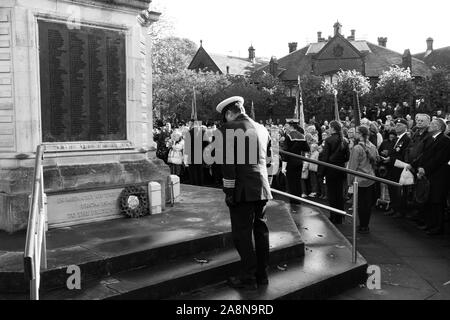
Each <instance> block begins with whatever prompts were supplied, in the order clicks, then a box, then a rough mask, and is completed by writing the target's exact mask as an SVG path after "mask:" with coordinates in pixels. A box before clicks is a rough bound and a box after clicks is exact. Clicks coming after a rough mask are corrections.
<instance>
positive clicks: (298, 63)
mask: <svg viewBox="0 0 450 320" xmlns="http://www.w3.org/2000/svg"><path fill="white" fill-rule="evenodd" d="M309 47H310V46H306V47H304V48H301V49H299V50H297V51H294V52H291V53H290V54H288V55H287V56H284V57H282V58H280V59H278V69H279V70H281V72H280V73H279V75H278V77H279V78H280V79H281V80H285V81H291V80H292V81H293V80H297V77H298V75H299V74H310V73H311V56H310V55H306V53H307V52H308V49H309ZM260 70H262V71H265V72H269V65H266V66H264V67H263V68H260Z"/></svg>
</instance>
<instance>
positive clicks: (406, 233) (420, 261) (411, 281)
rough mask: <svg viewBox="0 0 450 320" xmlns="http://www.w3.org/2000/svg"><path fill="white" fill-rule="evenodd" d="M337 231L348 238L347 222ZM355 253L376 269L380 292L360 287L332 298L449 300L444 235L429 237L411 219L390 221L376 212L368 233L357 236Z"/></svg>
mask: <svg viewBox="0 0 450 320" xmlns="http://www.w3.org/2000/svg"><path fill="white" fill-rule="evenodd" d="M339 229H340V230H341V231H342V233H343V234H344V235H345V236H347V237H348V238H349V239H350V238H351V221H350V220H349V219H348V220H347V221H346V222H345V223H344V224H343V225H342V226H339ZM358 251H359V252H360V253H361V254H362V255H363V256H364V257H365V258H366V259H367V261H368V263H369V265H377V266H379V267H380V269H381V289H379V290H377V289H373V290H369V289H368V288H367V287H365V286H361V287H358V288H354V289H352V290H348V291H346V292H344V293H342V294H340V295H338V296H335V297H333V299H344V300H348V299H351V300H353V299H357V300H369V299H370V300H398V299H400V300H404V299H407V300H410V299H413V300H429V299H430V300H434V299H436V300H442V299H445V300H449V299H450V282H449V281H450V236H449V235H448V234H447V235H442V236H433V237H430V236H428V235H426V234H425V232H423V231H421V230H419V229H417V227H416V226H415V223H414V222H412V221H411V220H408V219H394V218H392V217H388V216H384V215H383V212H381V211H378V210H377V211H374V212H373V215H372V219H371V222H370V234H367V235H360V234H358ZM446 283H447V284H446Z"/></svg>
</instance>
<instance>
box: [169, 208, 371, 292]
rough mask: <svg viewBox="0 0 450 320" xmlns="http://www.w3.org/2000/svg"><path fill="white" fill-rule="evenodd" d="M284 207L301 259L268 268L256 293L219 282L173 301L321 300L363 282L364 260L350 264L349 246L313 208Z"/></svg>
mask: <svg viewBox="0 0 450 320" xmlns="http://www.w3.org/2000/svg"><path fill="white" fill-rule="evenodd" d="M276 203H279V206H285V207H286V208H287V209H288V210H289V212H290V213H291V216H292V217H293V219H294V221H295V224H296V225H297V228H298V230H299V232H300V235H301V238H302V240H303V242H304V243H305V256H304V257H303V258H300V259H292V260H289V261H285V262H284V263H281V264H279V265H277V266H273V267H271V268H269V285H268V286H267V287H262V288H258V290H257V291H245V290H239V289H234V288H231V287H229V286H228V285H227V284H226V282H220V283H216V284H213V285H211V286H207V287H204V288H201V289H200V290H196V291H195V292H189V293H187V294H183V295H179V296H176V297H173V299H187V300H191V299H194V300H241V299H245V300H271V299H324V298H327V297H330V296H332V295H334V294H336V293H338V292H342V291H343V290H345V289H347V288H352V287H355V286H357V285H358V284H359V283H362V282H364V279H365V276H366V268H367V265H366V260H365V259H364V257H363V256H362V255H360V254H358V260H357V263H356V264H354V263H352V261H351V258H352V251H351V245H350V242H349V241H348V240H347V239H346V238H345V237H344V236H343V235H342V234H341V233H340V231H339V230H338V229H337V228H335V227H334V225H333V224H331V223H330V222H329V221H328V219H327V218H326V216H325V215H324V214H323V213H322V212H321V211H320V210H318V209H317V208H314V207H309V206H303V205H289V204H287V203H285V202H284V201H282V200H277V201H276Z"/></svg>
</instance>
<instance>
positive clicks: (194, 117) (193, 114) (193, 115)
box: [191, 87, 197, 121]
mask: <svg viewBox="0 0 450 320" xmlns="http://www.w3.org/2000/svg"><path fill="white" fill-rule="evenodd" d="M192 89H193V91H194V96H193V98H192V111H191V120H195V121H197V99H196V97H195V87H192Z"/></svg>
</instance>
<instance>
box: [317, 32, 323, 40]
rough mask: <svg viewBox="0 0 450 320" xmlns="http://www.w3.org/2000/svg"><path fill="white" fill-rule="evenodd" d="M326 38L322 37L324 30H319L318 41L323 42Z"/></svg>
mask: <svg viewBox="0 0 450 320" xmlns="http://www.w3.org/2000/svg"><path fill="white" fill-rule="evenodd" d="M323 40H324V39H323V38H322V32H321V31H318V32H317V42H322V41H323Z"/></svg>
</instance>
